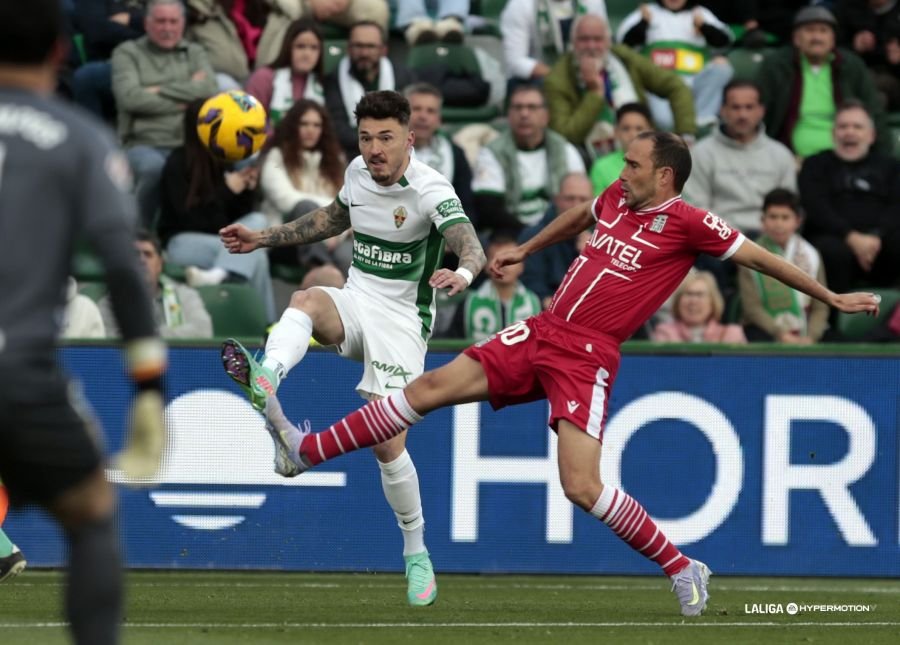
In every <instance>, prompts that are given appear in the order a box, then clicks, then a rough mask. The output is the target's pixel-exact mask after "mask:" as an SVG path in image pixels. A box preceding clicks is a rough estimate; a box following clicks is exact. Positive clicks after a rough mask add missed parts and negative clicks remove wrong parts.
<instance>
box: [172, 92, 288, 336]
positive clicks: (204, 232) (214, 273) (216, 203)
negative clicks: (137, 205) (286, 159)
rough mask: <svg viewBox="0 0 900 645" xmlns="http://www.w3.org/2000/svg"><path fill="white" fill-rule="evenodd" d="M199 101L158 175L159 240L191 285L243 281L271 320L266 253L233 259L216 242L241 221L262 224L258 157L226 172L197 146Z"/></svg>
mask: <svg viewBox="0 0 900 645" xmlns="http://www.w3.org/2000/svg"><path fill="white" fill-rule="evenodd" d="M202 105H203V101H202V100H197V101H192V102H191V103H189V104H188V106H187V108H186V109H185V112H184V116H183V119H182V122H183V126H182V127H183V128H184V135H183V136H184V144H183V145H181V146H179V147H178V148H175V149H174V150H173V151H172V154H170V155H169V158H168V159H167V160H166V165H165V168H164V169H163V173H162V187H161V191H160V192H161V201H162V204H161V212H160V219H159V236H160V238H161V239H162V243H163V244H164V245H165V248H166V252H167V253H168V256H169V260H171V261H172V262H174V263H175V264H180V265H183V266H186V267H187V269H186V271H185V277H186V279H187V281H188V284H190V285H191V286H194V287H196V286H203V285H212V284H220V283H222V282H225V281H226V280H228V281H247V282H248V283H249V284H250V286H252V287H253V288H254V289H255V290H256V292H257V293H258V294H259V296H260V298H261V299H262V301H263V303H264V305H265V308H266V315H267V316H268V319H269V320H275V314H276V311H275V299H274V296H273V293H272V279H271V278H270V277H269V258H268V256H267V255H266V253H265V251H264V250H258V251H255V252H253V253H247V254H241V255H232V254H230V253H228V251H227V250H225V249H224V248H223V246H222V243H221V242H220V241H219V230H220V229H221V228H223V227H224V226H227V225H228V224H231V223H232V222H240V223H242V224H244V225H245V226H247V227H250V228H253V229H254V230H259V229H263V228H265V226H266V217H265V215H263V214H262V213H259V212H256V211H255V209H254V207H255V205H256V196H255V190H256V184H257V179H258V177H259V167H258V165H257V162H258V159H253V160H250V161H249V162H246V163H242V164H238V165H235V166H233V167H228V168H226V167H225V166H224V165H223V164H222V163H221V162H219V161H218V160H216V159H215V158H214V157H213V156H212V155H211V154H210V153H209V151H208V150H207V149H206V148H205V147H204V146H203V144H202V143H201V142H200V138H199V136H198V135H197V128H196V125H195V124H196V122H197V114H198V113H199V112H200V107H201V106H202Z"/></svg>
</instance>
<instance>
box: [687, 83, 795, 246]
mask: <svg viewBox="0 0 900 645" xmlns="http://www.w3.org/2000/svg"><path fill="white" fill-rule="evenodd" d="M765 111H766V109H765V107H764V106H763V104H762V100H761V97H760V90H759V87H758V86H757V85H756V84H755V83H754V82H753V81H741V80H735V81H731V82H729V83H728V85H726V86H725V89H724V90H723V92H722V109H721V111H720V116H721V124H720V125H719V127H718V128H716V129H715V130H714V131H713V133H712V134H711V135H710V136H708V137H706V138H704V139H702V140H701V141H699V142H698V143H697V145H696V146H694V149H693V150H692V151H691V157H692V160H693V170H692V171H691V176H690V178H689V179H688V181H687V183H686V184H685V186H684V195H685V199H686V200H687V201H688V202H690V203H691V204H694V205H695V206H697V207H699V208H706V209H708V210H710V211H712V212H714V213H715V214H716V215H718V216H719V217H721V218H722V219H723V220H725V221H726V222H728V223H729V224H730V225H731V226H733V227H735V228H737V229H738V230H740V231H741V232H742V233H744V234H745V235H751V236H752V235H753V234H754V233H755V232H756V231H758V230H759V205H760V204H761V203H762V202H763V198H764V197H765V195H766V194H767V193H769V192H770V191H772V190H774V189H775V188H786V189H788V190H792V191H796V190H797V166H796V163H795V161H794V156H793V154H791V151H790V150H788V149H787V147H785V146H784V144H782V143H779V142H778V141H775V140H774V139H772V138H770V137H769V136H768V135H767V134H766V131H765V127H764V126H763V117H764V116H765Z"/></svg>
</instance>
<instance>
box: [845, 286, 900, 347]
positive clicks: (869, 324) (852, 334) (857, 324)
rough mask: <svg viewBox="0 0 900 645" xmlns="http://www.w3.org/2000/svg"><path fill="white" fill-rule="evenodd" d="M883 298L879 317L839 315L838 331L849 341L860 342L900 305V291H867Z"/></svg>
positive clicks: (876, 289) (881, 289) (877, 289)
mask: <svg viewBox="0 0 900 645" xmlns="http://www.w3.org/2000/svg"><path fill="white" fill-rule="evenodd" d="M866 290H867V291H871V292H872V293H877V294H879V295H880V296H881V309H880V311H879V314H878V316H877V317H874V316H865V315H863V314H845V313H843V312H841V313H839V314H838V318H837V330H838V332H840V334H841V336H843V337H844V339H845V340H848V341H860V340H862V339H863V338H864V337H865V335H866V334H867V333H869V332H870V331H872V330H873V329H874V328H875V327H877V326H878V325H880V324H881V323H883V322H884V321H885V320H886V319H887V318H888V316H890V314H891V311H892V310H893V309H894V307H895V306H896V305H897V303H900V289H883V288H874V289H866Z"/></svg>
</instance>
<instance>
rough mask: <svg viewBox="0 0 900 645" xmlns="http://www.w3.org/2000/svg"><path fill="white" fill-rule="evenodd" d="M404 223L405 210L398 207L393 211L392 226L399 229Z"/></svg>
mask: <svg viewBox="0 0 900 645" xmlns="http://www.w3.org/2000/svg"><path fill="white" fill-rule="evenodd" d="M405 221H406V209H405V208H404V207H403V206H398V207H397V208H395V209H394V226H396V227H397V228H400V227H401V226H403V222H405Z"/></svg>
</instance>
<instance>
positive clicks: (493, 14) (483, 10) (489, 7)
mask: <svg viewBox="0 0 900 645" xmlns="http://www.w3.org/2000/svg"><path fill="white" fill-rule="evenodd" d="M505 6H506V0H475V1H474V2H473V3H472V12H471V13H472V15H473V16H478V17H480V18H481V19H482V22H479V23H478V24H477V26H476V27H474V28H473V29H472V33H473V34H477V35H480V36H495V37H497V38H501V37H502V33H501V32H500V14H501V13H503V8H504V7H505Z"/></svg>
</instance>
